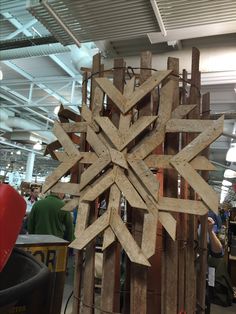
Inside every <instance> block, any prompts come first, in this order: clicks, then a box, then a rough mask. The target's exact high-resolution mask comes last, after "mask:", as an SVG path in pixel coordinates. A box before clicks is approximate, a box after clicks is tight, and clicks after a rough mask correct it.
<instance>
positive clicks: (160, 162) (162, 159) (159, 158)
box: [144, 155, 216, 170]
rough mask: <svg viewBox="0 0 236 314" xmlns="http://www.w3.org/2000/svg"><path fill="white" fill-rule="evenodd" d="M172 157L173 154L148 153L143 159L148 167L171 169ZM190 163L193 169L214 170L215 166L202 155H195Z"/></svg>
mask: <svg viewBox="0 0 236 314" xmlns="http://www.w3.org/2000/svg"><path fill="white" fill-rule="evenodd" d="M172 158H173V155H169V156H168V155H150V156H148V157H147V158H145V160H144V161H145V164H146V165H147V166H148V167H149V168H163V169H171V168H173V166H171V164H170V160H171V159H172ZM190 165H191V166H192V167H193V168H194V169H195V170H216V167H215V166H214V165H213V164H212V163H211V162H210V161H209V160H208V159H207V158H206V157H204V156H197V157H195V158H194V159H192V160H191V161H190Z"/></svg>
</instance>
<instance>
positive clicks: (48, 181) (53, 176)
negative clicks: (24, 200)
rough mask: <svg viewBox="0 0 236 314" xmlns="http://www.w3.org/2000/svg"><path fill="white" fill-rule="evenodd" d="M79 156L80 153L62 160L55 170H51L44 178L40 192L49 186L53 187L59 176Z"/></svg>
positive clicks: (45, 190)
mask: <svg viewBox="0 0 236 314" xmlns="http://www.w3.org/2000/svg"><path fill="white" fill-rule="evenodd" d="M80 158H81V156H80V155H79V156H78V155H77V156H75V157H71V158H70V159H69V160H68V162H63V163H62V164H60V165H59V166H58V167H57V168H56V169H55V170H53V172H52V173H51V174H50V175H49V176H48V177H47V178H46V180H45V183H44V185H43V188H42V193H46V192H47V191H48V190H49V189H50V188H51V187H53V186H54V185H55V184H56V183H57V182H58V181H59V180H60V179H61V177H63V175H64V174H65V173H66V172H67V171H68V170H69V169H71V168H72V167H73V166H74V164H76V163H77V162H78V161H79V159H80Z"/></svg>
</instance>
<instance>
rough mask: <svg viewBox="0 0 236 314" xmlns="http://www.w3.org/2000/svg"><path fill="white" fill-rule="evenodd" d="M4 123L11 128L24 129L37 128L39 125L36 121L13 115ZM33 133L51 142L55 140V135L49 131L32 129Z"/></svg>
mask: <svg viewBox="0 0 236 314" xmlns="http://www.w3.org/2000/svg"><path fill="white" fill-rule="evenodd" d="M5 123H6V125H7V126H8V127H10V128H12V129H14V128H18V129H22V130H25V131H27V130H28V131H31V129H39V128H40V127H39V125H38V124H36V123H33V122H31V121H28V120H25V119H22V118H18V117H13V118H10V119H8V120H7V121H5ZM34 133H36V134H38V135H39V136H41V137H43V138H44V139H45V140H46V141H48V142H52V141H54V140H55V136H54V135H53V134H52V133H51V132H49V131H34Z"/></svg>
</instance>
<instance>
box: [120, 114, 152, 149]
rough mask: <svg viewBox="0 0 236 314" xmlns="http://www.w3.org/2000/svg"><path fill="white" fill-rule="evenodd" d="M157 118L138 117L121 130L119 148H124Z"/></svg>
mask: <svg viewBox="0 0 236 314" xmlns="http://www.w3.org/2000/svg"><path fill="white" fill-rule="evenodd" d="M156 119H157V117H156V116H143V117H140V118H139V119H138V120H137V121H136V122H135V123H134V124H132V125H131V127H130V128H129V129H128V130H126V131H125V132H122V131H121V132H122V135H121V143H120V147H119V148H120V150H122V149H124V148H125V147H126V146H127V145H128V144H129V143H130V142H132V141H133V140H134V139H135V138H136V137H137V136H138V135H139V134H140V133H141V132H142V131H143V130H145V129H146V128H147V127H148V126H149V125H150V124H151V123H153V122H154V121H155V120H156Z"/></svg>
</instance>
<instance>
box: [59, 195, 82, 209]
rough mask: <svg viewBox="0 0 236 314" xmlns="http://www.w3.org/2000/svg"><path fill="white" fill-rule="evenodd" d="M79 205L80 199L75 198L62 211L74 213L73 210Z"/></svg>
mask: <svg viewBox="0 0 236 314" xmlns="http://www.w3.org/2000/svg"><path fill="white" fill-rule="evenodd" d="M78 204H79V198H78V197H74V198H72V199H71V200H69V201H68V202H67V203H66V204H65V205H64V206H63V207H62V210H66V211H69V212H71V211H73V209H74V208H75V207H76V206H78Z"/></svg>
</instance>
